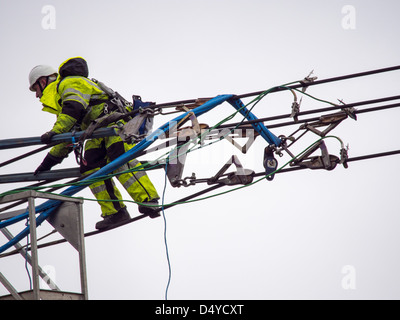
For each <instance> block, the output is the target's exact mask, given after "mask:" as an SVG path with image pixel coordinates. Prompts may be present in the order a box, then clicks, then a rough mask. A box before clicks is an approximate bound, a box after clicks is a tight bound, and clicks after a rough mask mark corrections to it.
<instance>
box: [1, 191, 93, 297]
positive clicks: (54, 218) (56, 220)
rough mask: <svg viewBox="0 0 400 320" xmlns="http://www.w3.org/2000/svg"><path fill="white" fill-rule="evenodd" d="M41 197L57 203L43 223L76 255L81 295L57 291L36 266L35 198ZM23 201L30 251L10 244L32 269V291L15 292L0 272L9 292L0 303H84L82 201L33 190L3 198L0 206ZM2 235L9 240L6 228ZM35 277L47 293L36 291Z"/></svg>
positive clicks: (37, 289)
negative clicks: (74, 250)
mask: <svg viewBox="0 0 400 320" xmlns="http://www.w3.org/2000/svg"><path fill="white" fill-rule="evenodd" d="M36 198H43V199H49V200H55V201H60V202H61V204H60V206H59V207H58V209H57V211H55V212H54V213H53V214H52V215H51V216H50V217H49V218H48V219H47V221H48V222H49V223H50V224H51V225H52V226H53V227H54V228H55V230H56V231H58V233H59V234H61V235H62V236H63V237H64V238H65V239H66V240H67V241H68V242H69V243H70V244H71V245H72V246H73V247H74V248H75V249H76V250H77V252H78V255H79V269H80V282H81V292H78V293H76V292H67V291H62V290H60V289H59V288H58V287H57V285H56V284H55V283H54V282H53V280H51V279H50V278H49V276H48V275H47V274H46V273H45V272H44V271H43V269H42V268H41V267H40V266H39V262H38V250H37V233H36V212H35V199H36ZM20 200H27V201H28V210H29V229H30V244H31V246H30V251H31V255H29V254H28V252H27V251H28V248H23V247H22V246H21V245H20V244H19V243H16V244H14V247H15V248H16V250H17V251H19V253H21V255H22V256H23V257H24V259H26V261H27V262H29V264H30V265H31V267H32V289H31V290H27V291H23V292H17V290H16V289H15V288H14V287H13V286H12V284H11V283H10V282H9V281H8V280H7V278H6V276H5V275H3V274H2V273H1V272H0V282H1V283H2V284H3V285H4V287H5V288H6V289H7V290H8V291H9V293H10V294H9V295H4V296H1V297H0V300H6V299H16V300H50V299H51V300H87V299H88V285H87V272H86V256H85V242H84V229H83V214H82V204H83V200H82V199H76V198H66V197H62V196H58V195H54V194H50V193H43V192H37V191H34V190H29V191H22V192H19V193H15V194H11V195H6V196H4V197H3V198H1V199H0V204H3V203H8V202H14V201H20ZM20 213H21V210H17V211H13V212H6V213H3V214H0V220H2V219H9V218H12V217H13V216H17V215H18V214H20ZM0 230H1V231H2V233H3V234H4V235H5V236H6V237H7V238H8V239H9V240H11V239H12V238H13V235H12V234H11V232H10V231H9V230H8V229H7V228H2V229H0ZM7 256H8V254H3V255H1V256H0V258H3V259H4V258H6V257H7ZM39 277H41V278H42V279H45V280H46V281H47V284H48V285H49V287H50V288H51V290H43V289H41V288H40V282H39Z"/></svg>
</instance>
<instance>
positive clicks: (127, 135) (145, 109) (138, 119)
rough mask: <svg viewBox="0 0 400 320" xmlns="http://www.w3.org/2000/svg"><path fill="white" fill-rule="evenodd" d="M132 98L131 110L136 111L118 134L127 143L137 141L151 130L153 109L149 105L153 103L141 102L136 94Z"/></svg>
mask: <svg viewBox="0 0 400 320" xmlns="http://www.w3.org/2000/svg"><path fill="white" fill-rule="evenodd" d="M132 100H133V105H132V112H133V113H135V112H137V113H135V115H134V116H133V117H132V118H131V119H130V120H129V121H128V122H127V123H126V124H125V125H124V126H123V128H122V129H121V131H120V132H119V136H120V137H121V139H122V140H124V141H126V142H128V143H137V142H139V141H140V140H142V139H144V138H145V137H146V136H147V135H148V134H149V133H150V132H151V131H152V130H153V123H154V109H152V108H149V107H151V106H154V105H155V103H154V102H143V101H142V98H141V97H140V96H137V95H133V96H132Z"/></svg>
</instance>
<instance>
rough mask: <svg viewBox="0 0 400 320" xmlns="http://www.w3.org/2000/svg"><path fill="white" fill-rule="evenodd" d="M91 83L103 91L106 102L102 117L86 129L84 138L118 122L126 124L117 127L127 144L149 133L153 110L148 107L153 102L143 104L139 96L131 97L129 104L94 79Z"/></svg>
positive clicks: (135, 141)
mask: <svg viewBox="0 0 400 320" xmlns="http://www.w3.org/2000/svg"><path fill="white" fill-rule="evenodd" d="M92 81H93V82H95V83H96V84H97V85H98V86H99V88H100V89H101V90H102V91H104V93H105V94H106V95H107V96H108V100H106V101H105V106H104V116H103V117H100V118H98V119H96V120H94V121H93V122H92V124H91V125H90V126H89V128H88V129H87V131H88V133H89V134H87V135H86V137H85V138H87V137H90V133H92V132H93V131H94V130H95V129H97V128H100V127H104V126H108V125H109V124H111V123H114V122H117V121H118V120H124V121H125V122H126V123H125V124H123V125H121V126H120V127H119V129H120V130H119V135H120V137H121V139H122V140H123V141H125V142H127V143H137V142H138V141H140V140H142V139H143V138H144V137H145V136H146V135H147V134H148V133H150V132H151V130H152V128H153V122H154V110H153V109H151V108H149V107H150V106H153V105H155V103H154V102H143V101H142V98H141V97H140V96H137V95H133V96H132V100H133V103H131V102H129V101H127V100H126V99H125V98H124V97H122V96H121V95H120V94H119V93H118V92H116V91H114V90H113V89H111V88H110V87H108V86H106V85H105V84H104V83H103V82H100V81H98V80H96V79H92Z"/></svg>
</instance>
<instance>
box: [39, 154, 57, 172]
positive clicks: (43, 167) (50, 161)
mask: <svg viewBox="0 0 400 320" xmlns="http://www.w3.org/2000/svg"><path fill="white" fill-rule="evenodd" d="M62 161H63V158H58V157H55V156H52V155H51V154H50V153H48V154H47V156H46V157H45V158H44V160H43V162H42V163H41V164H40V166H39V167H37V169H36V170H35V172H34V175H37V174H38V173H39V172H42V171H47V170H50V169H51V168H53V167H54V166H55V165H56V164H59V163H61V162H62Z"/></svg>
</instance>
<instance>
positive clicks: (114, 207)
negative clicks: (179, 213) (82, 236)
mask: <svg viewBox="0 0 400 320" xmlns="http://www.w3.org/2000/svg"><path fill="white" fill-rule="evenodd" d="M88 75H89V71H88V66H87V63H86V61H85V60H84V59H83V58H81V57H75V58H70V59H68V60H66V61H65V62H63V63H62V64H61V65H60V67H59V70H58V73H57V71H56V70H55V69H53V68H52V67H50V66H45V65H39V66H36V67H35V68H33V69H32V71H31V72H30V74H29V84H30V87H29V89H30V90H31V91H34V92H36V97H37V98H40V102H41V103H42V104H43V111H47V112H50V113H53V114H55V115H56V116H57V120H56V122H55V124H54V126H53V128H52V129H51V130H50V131H49V132H46V133H45V134H43V135H42V136H41V140H42V142H43V143H50V141H51V138H52V136H53V135H55V134H60V133H66V132H71V131H73V130H85V129H86V128H87V127H88V126H89V124H90V123H91V122H92V121H93V120H95V119H97V118H99V117H102V116H104V115H106V114H107V113H111V112H112V111H114V110H112V109H113V105H112V104H111V103H110V101H109V97H108V96H107V94H106V93H105V92H104V91H103V90H101V89H100V88H99V86H98V85H97V84H96V83H95V82H93V81H91V80H89V79H88ZM111 125H113V124H111ZM132 147H133V145H131V144H128V143H125V142H124V141H122V139H121V138H120V137H119V136H111V137H104V138H96V139H90V140H87V142H86V144H85V153H84V157H83V159H82V160H83V161H81V163H80V166H81V173H82V174H85V175H86V174H90V173H93V172H95V171H97V170H99V169H100V168H101V167H103V166H105V165H106V164H107V163H109V162H110V161H113V160H114V159H116V158H118V157H119V156H120V155H122V154H123V153H124V152H126V151H128V150H129V149H131V148H132ZM71 151H72V148H71V147H70V146H68V143H61V144H58V145H56V146H54V147H53V148H52V149H51V150H50V152H49V153H48V154H47V156H46V157H45V159H44V160H43V162H42V163H41V164H40V166H39V167H38V168H37V169H36V171H35V173H38V172H40V171H46V170H50V169H51V168H52V167H53V166H54V165H56V164H58V163H61V162H62V161H63V159H64V158H66V157H67V156H68V154H69V153H70V152H71ZM140 165H141V164H140V163H139V162H138V161H137V160H132V161H130V162H128V163H127V164H125V165H123V166H122V167H121V168H119V169H118V170H116V171H115V172H114V173H117V174H118V173H120V172H121V174H119V175H117V177H118V180H119V182H120V183H121V184H122V185H123V186H124V188H125V189H126V190H127V191H128V193H129V194H130V196H131V197H132V199H133V200H134V201H136V202H140V203H143V205H139V212H141V213H143V214H147V215H150V216H151V217H155V216H158V214H157V213H156V212H155V210H156V208H157V207H156V205H157V204H158V199H159V196H158V194H157V191H156V189H155V187H154V185H153V184H152V182H151V181H150V179H149V177H148V176H147V174H146V172H145V171H141V170H138V171H136V172H135V171H134V170H131V169H133V168H135V167H136V166H140ZM90 190H91V191H92V192H93V194H94V196H95V197H96V199H97V200H98V202H99V204H100V206H101V212H102V214H101V215H102V218H103V220H102V221H99V222H98V223H96V228H97V229H99V230H101V229H106V228H109V227H111V226H113V225H115V224H118V223H120V222H123V221H125V220H128V219H130V216H129V213H128V211H127V209H126V206H125V204H124V203H123V202H122V196H121V193H120V191H119V190H118V188H117V187H116V186H115V184H114V181H113V179H112V178H108V179H106V180H103V181H97V182H95V183H93V184H92V185H90ZM102 200H103V201H102ZM112 200H114V201H112ZM146 204H149V205H146Z"/></svg>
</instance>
